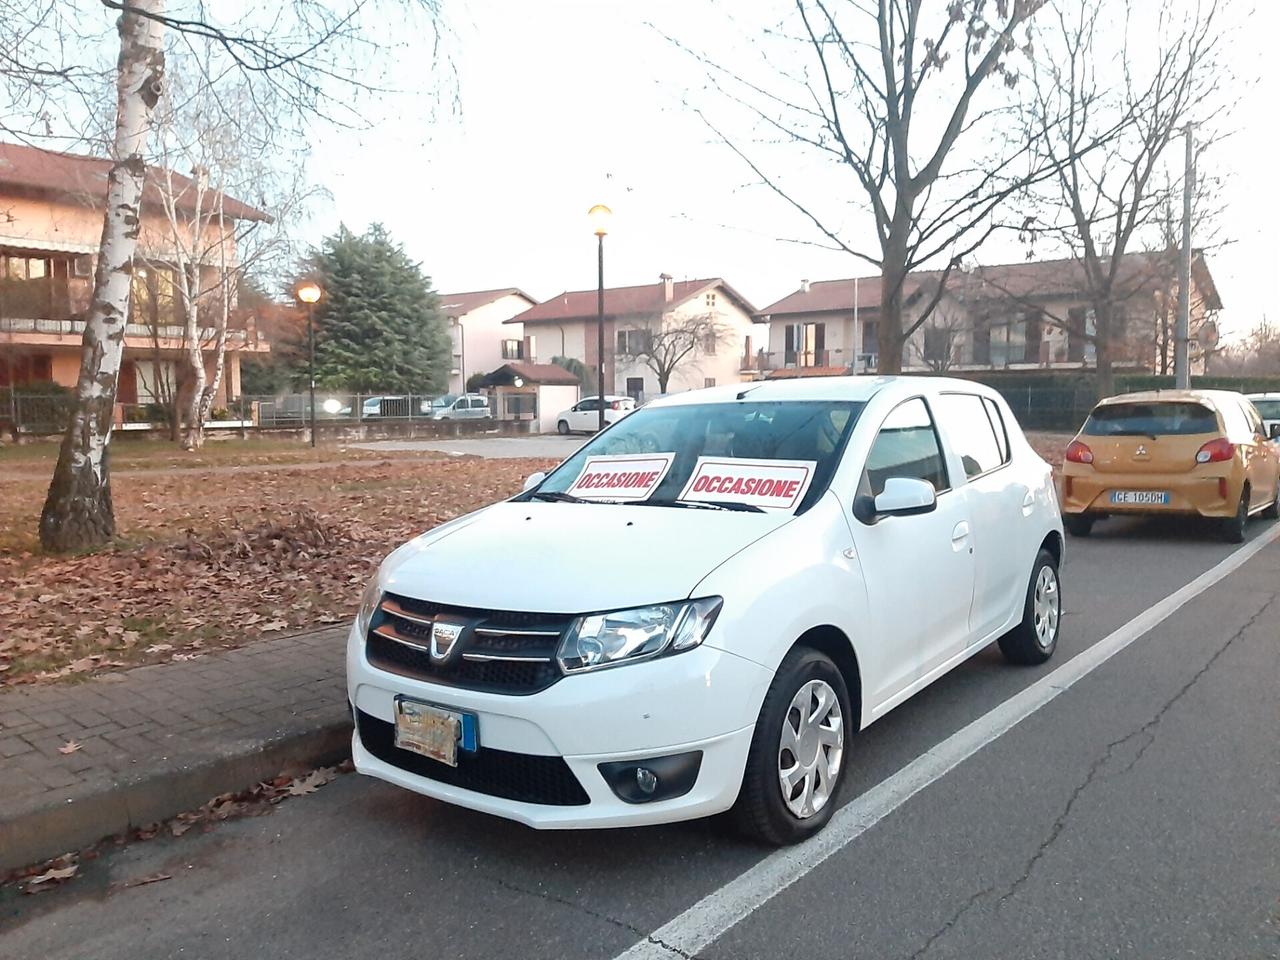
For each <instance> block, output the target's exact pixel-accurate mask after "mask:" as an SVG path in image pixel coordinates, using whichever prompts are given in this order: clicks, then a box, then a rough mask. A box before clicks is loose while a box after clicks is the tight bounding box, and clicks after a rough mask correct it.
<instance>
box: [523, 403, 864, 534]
mask: <svg viewBox="0 0 1280 960" xmlns="http://www.w3.org/2000/svg"><path fill="white" fill-rule="evenodd" d="M863 406H864V405H863V404H862V403H856V402H852V401H786V402H773V403H766V402H752V401H740V402H737V403H699V404H681V405H675V406H669V407H661V406H660V407H643V408H641V409H639V410H637V411H636V412H635V413H632V414H630V415H628V416H627V417H626V418H625V419H623V420H619V421H618V422H617V423H616V424H614V425H613V426H612V427H610V428H609V429H608V430H606V431H605V432H604V433H602V434H599V435H598V436H596V437H595V438H594V439H592V440H591V441H590V442H588V443H587V444H586V445H585V446H584V447H583V448H582V449H581V450H579V451H578V452H577V453H576V454H574V455H573V456H572V457H570V458H569V459H568V460H566V461H565V462H564V463H563V464H562V465H561V466H560V467H559V468H558V469H556V470H555V471H554V472H553V473H552V474H551V476H549V477H548V478H547V479H546V480H544V481H543V482H542V484H541V485H540V486H539V487H538V488H537V490H536V491H532V492H531V493H530V494H528V495H526V496H529V497H531V498H536V499H547V500H551V499H556V500H566V501H574V500H586V501H591V502H599V501H616V502H622V503H632V504H637V505H644V506H668V507H686V508H692V509H698V508H701V509H716V508H719V509H725V510H744V511H752V512H758V511H760V510H787V511H791V510H804V509H806V508H807V507H808V506H809V505H810V504H811V503H813V502H814V501H815V500H816V499H817V498H818V497H819V496H821V495H822V493H823V492H825V491H826V488H827V484H828V483H829V482H830V479H831V474H832V472H833V471H834V470H835V467H836V464H837V462H838V461H839V457H840V453H841V452H842V451H843V449H844V444H845V441H846V439H847V438H848V436H849V433H850V432H851V431H852V430H853V425H854V423H855V422H856V421H857V419H858V415H859V414H860V413H861V412H862V408H863Z"/></svg>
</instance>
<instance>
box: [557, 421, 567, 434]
mask: <svg viewBox="0 0 1280 960" xmlns="http://www.w3.org/2000/svg"><path fill="white" fill-rule="evenodd" d="M556 433H558V434H560V436H562V437H567V436H568V435H569V424H568V423H567V422H566V421H564V420H561V421H560V422H559V423H557V424H556Z"/></svg>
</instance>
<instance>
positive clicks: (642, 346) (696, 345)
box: [617, 313, 732, 393]
mask: <svg viewBox="0 0 1280 960" xmlns="http://www.w3.org/2000/svg"><path fill="white" fill-rule="evenodd" d="M620 333H621V334H622V337H621V339H620V342H619V348H618V351H617V356H618V357H619V358H621V359H625V360H630V361H632V362H634V363H639V364H642V365H643V366H645V367H648V368H649V369H650V370H652V371H653V375H654V376H655V377H656V378H657V380H658V392H659V393H666V392H667V386H668V385H669V384H670V382H671V377H672V375H673V374H674V373H675V372H676V371H677V370H678V369H680V368H681V367H683V366H685V365H686V364H696V363H697V361H698V358H699V357H703V356H708V355H711V354H714V353H715V352H716V351H717V350H718V349H719V347H721V346H723V345H727V344H728V343H729V342H730V341H731V339H732V330H731V328H730V327H729V325H728V324H726V323H725V322H724V321H722V320H720V319H719V318H718V317H717V316H716V314H714V313H703V314H696V315H691V316H685V317H673V316H664V317H660V318H658V319H655V320H650V321H649V322H647V323H644V324H641V325H640V326H639V327H636V328H633V329H630V330H625V331H620Z"/></svg>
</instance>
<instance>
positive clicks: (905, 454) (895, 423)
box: [859, 397, 948, 497]
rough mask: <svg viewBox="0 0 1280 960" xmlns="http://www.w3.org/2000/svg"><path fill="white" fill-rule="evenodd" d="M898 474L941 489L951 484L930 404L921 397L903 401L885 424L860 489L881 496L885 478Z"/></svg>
mask: <svg viewBox="0 0 1280 960" xmlns="http://www.w3.org/2000/svg"><path fill="white" fill-rule="evenodd" d="M894 477H911V478H914V479H917V480H927V481H929V483H931V484H933V489H934V490H937V491H939V492H941V491H943V490H946V489H947V486H948V484H947V468H946V465H945V464H944V463H943V460H942V450H941V449H940V448H939V446H938V434H937V431H936V430H935V429H934V426H933V419H932V418H931V417H930V416H929V408H928V407H927V406H925V403H924V401H923V400H921V399H920V398H919V397H916V398H915V399H912V400H907V401H906V402H905V403H900V404H899V405H898V406H897V407H895V408H894V410H893V412H892V413H890V414H889V416H888V417H887V418H885V421H884V423H883V424H881V426H880V432H879V433H878V434H877V435H876V439H875V442H874V443H873V444H872V445H871V452H870V453H869V454H867V467H866V470H865V471H864V472H863V474H862V482H861V483H860V484H859V492H860V493H865V494H868V495H870V496H873V497H874V496H878V495H879V494H881V493H883V492H884V484H885V481H886V480H889V479H891V478H894Z"/></svg>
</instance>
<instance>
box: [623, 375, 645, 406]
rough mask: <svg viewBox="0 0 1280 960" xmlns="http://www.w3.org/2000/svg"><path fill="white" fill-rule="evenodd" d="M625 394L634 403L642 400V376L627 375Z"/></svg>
mask: <svg viewBox="0 0 1280 960" xmlns="http://www.w3.org/2000/svg"><path fill="white" fill-rule="evenodd" d="M627 396H628V397H630V398H631V399H632V400H634V401H635V402H636V403H640V402H641V401H643V400H644V377H627Z"/></svg>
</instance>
